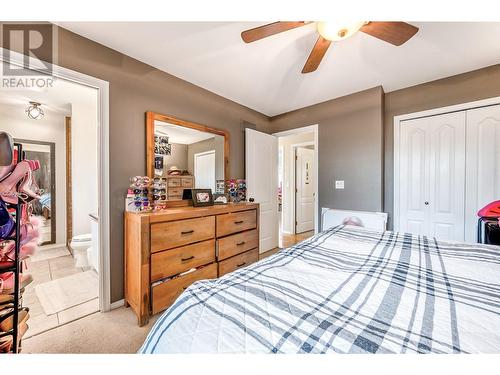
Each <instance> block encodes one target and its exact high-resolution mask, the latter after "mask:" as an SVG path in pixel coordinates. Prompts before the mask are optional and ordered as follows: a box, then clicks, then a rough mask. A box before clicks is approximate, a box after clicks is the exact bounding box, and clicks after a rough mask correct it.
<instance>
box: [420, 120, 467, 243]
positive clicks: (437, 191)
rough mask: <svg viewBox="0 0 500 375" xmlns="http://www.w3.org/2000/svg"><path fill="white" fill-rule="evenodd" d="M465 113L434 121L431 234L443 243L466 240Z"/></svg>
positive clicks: (431, 153) (430, 187) (431, 168)
mask: <svg viewBox="0 0 500 375" xmlns="http://www.w3.org/2000/svg"><path fill="white" fill-rule="evenodd" d="M465 119H466V116H465V112H455V113H448V114H445V115H439V116H433V117H431V122H430V123H431V126H430V131H431V136H430V155H429V159H430V160H429V161H430V168H429V193H428V202H429V204H428V205H427V209H428V210H429V218H430V220H429V232H428V234H429V235H430V236H434V237H436V238H437V239H440V240H453V241H463V240H464V208H465Z"/></svg>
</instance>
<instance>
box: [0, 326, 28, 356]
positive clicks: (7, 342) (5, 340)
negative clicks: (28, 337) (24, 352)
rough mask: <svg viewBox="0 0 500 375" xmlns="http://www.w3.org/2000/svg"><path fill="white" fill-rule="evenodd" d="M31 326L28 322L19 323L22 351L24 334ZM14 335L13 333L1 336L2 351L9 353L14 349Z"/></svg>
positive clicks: (19, 349) (0, 349) (0, 351)
mask: <svg viewBox="0 0 500 375" xmlns="http://www.w3.org/2000/svg"><path fill="white" fill-rule="evenodd" d="M28 328H29V326H28V324H26V323H22V324H19V332H18V334H17V347H18V352H21V348H20V346H19V345H20V343H21V339H22V338H23V336H24V335H25V334H26V331H27V330H28ZM13 342H14V341H13V337H12V336H11V335H9V336H4V337H0V353H9V352H10V351H11V350H12V343H13Z"/></svg>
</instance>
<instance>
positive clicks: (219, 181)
mask: <svg viewBox="0 0 500 375" xmlns="http://www.w3.org/2000/svg"><path fill="white" fill-rule="evenodd" d="M146 139H147V145H146V150H147V155H146V159H147V171H148V176H149V177H150V178H152V179H154V178H161V179H162V182H163V181H164V185H163V184H162V186H161V187H160V186H158V191H157V194H153V196H152V198H153V207H155V208H156V209H162V208H167V207H169V206H172V205H174V204H175V206H183V205H189V204H191V202H194V200H195V197H194V196H192V195H191V189H209V190H210V194H211V195H213V194H224V193H226V186H225V181H226V178H227V177H228V176H229V173H228V171H229V134H228V132H227V131H225V130H221V129H216V128H212V127H208V126H206V125H201V124H196V123H193V122H189V121H185V120H180V119H176V118H173V117H170V116H166V115H161V114H158V113H154V112H147V113H146ZM211 200H212V199H211ZM202 203H206V202H202ZM212 204H213V203H212Z"/></svg>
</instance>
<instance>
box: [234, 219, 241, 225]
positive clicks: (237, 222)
mask: <svg viewBox="0 0 500 375" xmlns="http://www.w3.org/2000/svg"><path fill="white" fill-rule="evenodd" d="M234 223H235V224H243V220H238V221H235V222H234Z"/></svg>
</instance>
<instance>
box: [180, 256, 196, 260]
mask: <svg viewBox="0 0 500 375" xmlns="http://www.w3.org/2000/svg"><path fill="white" fill-rule="evenodd" d="M191 259H194V255H191V256H190V257H189V258H181V262H186V261H188V260H191Z"/></svg>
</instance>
